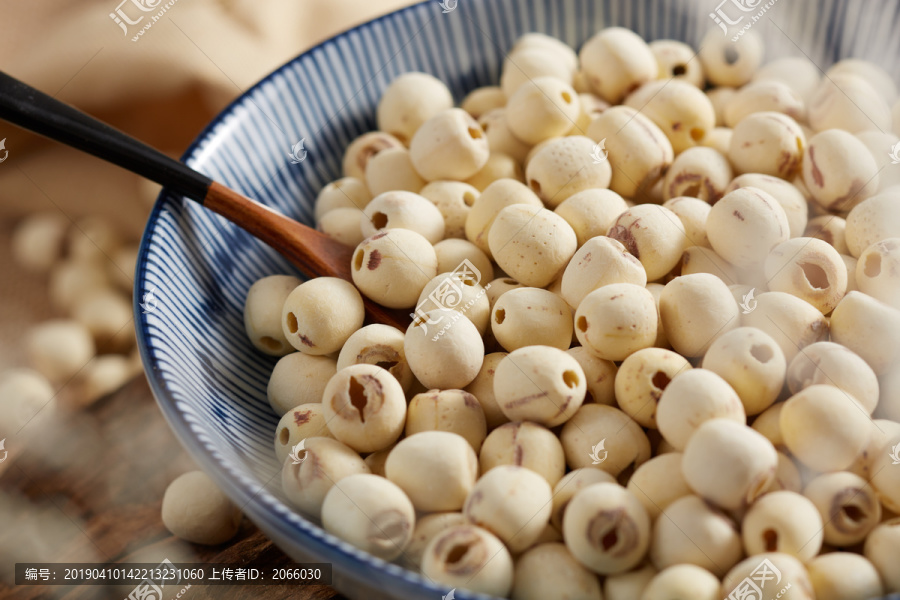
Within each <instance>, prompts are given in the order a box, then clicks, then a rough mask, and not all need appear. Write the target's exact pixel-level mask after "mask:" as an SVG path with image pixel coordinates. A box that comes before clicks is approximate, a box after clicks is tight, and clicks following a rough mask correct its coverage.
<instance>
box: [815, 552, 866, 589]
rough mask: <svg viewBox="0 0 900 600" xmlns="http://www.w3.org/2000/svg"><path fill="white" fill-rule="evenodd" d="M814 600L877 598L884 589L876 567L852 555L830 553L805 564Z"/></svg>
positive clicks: (863, 558)
mask: <svg viewBox="0 0 900 600" xmlns="http://www.w3.org/2000/svg"><path fill="white" fill-rule="evenodd" d="M806 568H807V570H808V571H809V579H810V581H811V582H812V586H813V590H814V592H815V595H816V598H817V600H844V599H847V598H879V597H881V596H882V595H883V594H884V586H883V585H882V583H881V579H880V577H879V575H878V571H877V570H876V569H875V566H874V565H873V564H872V563H871V562H869V560H868V559H866V558H865V557H863V556H860V555H859V554H854V553H853V552H830V553H828V554H823V555H821V556H817V557H815V558H814V559H812V560H811V561H809V562H808V563H807V564H806Z"/></svg>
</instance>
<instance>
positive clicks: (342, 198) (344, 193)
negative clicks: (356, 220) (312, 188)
mask: <svg viewBox="0 0 900 600" xmlns="http://www.w3.org/2000/svg"><path fill="white" fill-rule="evenodd" d="M371 199H372V194H371V193H370V192H369V188H367V187H366V182H365V181H363V180H362V179H357V178H356V177H342V178H340V179H338V180H335V181H332V182H331V183H329V184H328V185H326V186H325V187H323V188H322V189H321V190H320V191H319V195H318V196H316V210H315V217H316V222H319V221H321V220H322V217H324V216H325V215H327V214H328V213H329V212H331V211H332V210H337V209H338V208H352V209H357V210H362V209H364V208H365V207H366V205H367V204H368V203H369V201H370V200H371Z"/></svg>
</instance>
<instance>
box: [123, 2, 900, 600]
mask: <svg viewBox="0 0 900 600" xmlns="http://www.w3.org/2000/svg"><path fill="white" fill-rule="evenodd" d="M739 4H742V6H738V5H739ZM749 4H751V2H747V1H746V0H744V1H743V3H742V2H741V1H740V0H731V1H728V0H726V1H725V2H721V1H719V0H708V1H707V0H696V1H688V0H669V1H663V0H603V1H601V0H458V1H455V2H450V1H449V0H448V2H446V3H445V4H444V8H442V6H441V4H440V3H439V2H438V0H429V1H427V2H423V3H421V4H417V5H414V6H411V7H409V8H406V9H403V10H400V11H398V12H395V13H391V14H389V15H386V16H384V17H381V18H379V19H376V20H374V21H371V22H369V23H366V24H364V25H361V26H359V27H357V28H355V29H352V30H350V31H347V32H345V33H342V34H340V35H338V36H336V37H334V38H332V39H330V40H328V41H326V42H324V43H322V44H320V45H319V46H317V47H315V48H313V49H311V50H309V51H308V52H306V53H304V54H302V55H300V56H298V57H297V58H296V59H294V60H292V61H291V62H289V63H288V64H286V65H284V66H283V67H281V68H279V69H278V70H277V71H275V72H274V73H272V74H271V75H269V76H267V77H266V78H265V79H263V80H262V81H261V82H260V83H258V84H257V85H256V86H254V87H253V88H252V89H250V90H249V91H247V92H246V93H245V94H244V95H243V96H241V97H240V98H239V99H238V100H236V101H235V102H234V103H233V104H232V105H231V106H229V107H228V108H227V109H225V111H223V112H222V114H221V115H219V116H218V117H217V118H216V119H215V120H214V121H213V122H212V123H211V124H210V125H209V126H208V127H207V128H206V130H204V131H203V133H202V134H201V135H200V136H199V138H198V139H197V141H196V142H195V143H194V144H193V145H192V146H191V147H190V148H189V149H188V151H187V152H186V153H185V155H184V157H183V158H184V160H185V161H186V162H187V164H189V165H190V166H191V167H193V168H195V169H197V170H199V171H201V172H203V173H206V174H207V175H209V176H211V177H212V178H214V179H216V180H218V181H221V182H222V183H224V184H226V185H228V186H230V187H232V188H234V189H236V190H238V191H240V192H242V193H244V194H246V195H248V196H250V197H252V198H255V199H258V200H259V201H261V202H262V203H264V204H266V205H268V206H271V207H273V208H275V209H277V210H279V211H281V212H283V213H285V214H287V215H289V216H291V217H293V218H295V219H297V220H299V221H301V222H304V223H307V224H312V223H313V202H314V200H315V197H316V194H317V192H318V191H319V190H320V189H321V188H322V187H323V186H325V185H326V184H327V183H328V182H329V181H331V180H334V179H336V178H338V177H340V176H341V157H342V154H343V151H344V148H345V147H346V146H347V144H348V143H349V142H350V141H351V140H352V139H353V138H355V137H356V136H358V135H360V134H362V133H365V132H366V131H370V130H373V129H375V107H376V103H377V101H378V98H379V97H380V95H381V94H382V92H383V91H384V90H385V88H386V87H387V85H388V83H389V82H390V81H391V80H392V79H393V78H394V77H396V76H397V75H399V74H401V73H404V72H407V71H424V72H426V73H431V74H433V75H434V76H436V77H438V78H439V79H441V80H442V81H444V82H445V83H446V84H447V85H448V86H449V88H450V90H451V91H452V93H453V95H454V98H455V100H456V101H457V102H459V101H460V100H462V98H463V97H464V96H465V94H466V93H467V92H469V91H471V90H472V89H474V88H476V87H478V86H484V85H496V84H497V83H498V81H499V76H500V69H501V66H502V63H503V58H504V53H505V52H506V51H507V50H509V48H510V47H511V46H512V44H513V43H514V41H515V40H516V38H517V37H518V36H520V35H522V34H524V33H527V32H531V31H537V32H543V33H547V34H549V35H552V36H554V37H557V38H560V39H562V40H563V41H565V42H566V43H568V44H569V45H571V46H573V47H575V48H576V49H577V48H579V47H580V46H581V44H582V43H584V41H585V40H587V39H588V38H589V37H590V36H591V35H593V34H594V33H595V32H596V31H598V30H599V29H601V28H603V27H607V26H623V27H627V28H629V29H632V30H634V31H636V32H637V33H638V34H640V35H641V36H642V37H643V38H644V39H645V40H648V41H652V40H656V39H676V40H681V41H685V42H687V43H688V44H690V45H692V46H693V47H694V48H697V47H698V45H699V43H700V40H701V39H702V38H703V36H704V35H705V34H706V33H707V32H708V31H709V30H710V29H716V28H720V27H722V28H724V27H726V26H727V23H726V22H725V21H724V20H723V19H722V16H723V15H725V16H727V17H728V19H729V20H730V21H736V20H737V19H738V17H743V20H742V21H741V22H740V23H739V24H737V25H733V26H727V27H728V35H729V37H731V36H734V35H736V34H737V32H738V31H739V30H740V28H741V27H742V26H745V25H746V24H748V23H750V22H751V17H752V16H753V15H756V14H757V13H759V12H760V11H762V10H763V9H765V14H763V16H762V17H761V18H760V19H759V20H758V21H757V22H755V23H753V24H752V28H753V31H755V32H756V33H757V34H759V35H761V36H762V37H763V39H764V40H765V52H766V59H765V60H771V59H773V58H778V57H783V56H803V55H807V56H808V57H809V58H811V59H812V60H813V61H814V62H815V63H816V64H817V65H818V66H819V67H820V68H822V69H823V70H825V69H827V68H828V66H830V65H831V64H832V63H834V62H835V61H837V60H839V59H841V58H845V57H855V58H863V59H868V60H871V61H873V62H876V63H878V64H880V65H881V66H882V67H884V68H885V69H887V70H888V72H889V73H890V74H891V75H892V76H893V78H894V80H895V81H897V80H900V61H897V60H896V57H897V56H900V35H898V34H897V32H898V31H900V5H898V4H896V3H887V2H875V1H874V0H871V1H861V0H856V1H850V0H780V1H779V0H775V1H774V3H773V2H768V3H766V4H763V3H761V2H758V3H756V4H757V6H756V8H755V10H750V9H747V6H748V5H749ZM768 5H771V6H768ZM451 6H452V7H453V9H452V10H450V11H449V12H444V10H446V9H449V8H451ZM767 6H768V8H766V7H767ZM716 20H719V21H722V23H723V24H724V25H719V24H717V23H716ZM722 35H723V36H724V35H726V33H725V32H724V31H723V32H722ZM298 140H304V145H303V146H302V149H299V150H298V149H297V143H298ZM304 151H305V152H306V155H305V158H304V159H303V160H302V161H299V162H297V159H298V158H300V156H303V153H304ZM275 274H296V271H295V269H293V268H292V267H291V266H290V265H289V264H288V262H287V261H285V260H284V259H283V258H281V257H280V256H279V255H278V254H277V253H276V252H275V251H274V250H272V249H270V248H268V247H267V246H265V245H264V244H263V243H261V242H259V241H257V240H256V239H255V238H253V237H252V236H250V235H249V234H247V233H245V232H244V231H242V230H241V229H240V228H238V227H237V226H235V225H232V224H231V223H228V222H227V221H225V220H224V219H222V218H220V217H218V216H216V215H214V214H212V213H210V212H208V211H206V210H204V209H203V208H201V207H199V206H197V205H195V204H193V203H190V202H186V201H185V200H184V199H183V198H181V197H178V196H176V195H174V194H172V193H171V192H169V191H168V190H163V192H162V193H161V194H160V197H159V199H158V201H157V203H156V206H155V208H154V210H153V212H152V214H151V216H150V220H149V223H148V225H147V229H146V231H145V233H144V238H143V242H142V245H141V251H140V256H139V260H138V266H137V273H136V281H135V295H134V296H135V320H136V323H137V332H138V339H139V345H140V350H141V355H142V358H143V360H144V365H145V368H146V372H147V376H148V379H149V381H150V385H151V387H152V389H153V392H154V394H155V396H156V399H157V401H158V403H159V405H160V408H161V409H162V412H163V414H164V415H165V417H166V419H167V420H168V421H169V423H170V424H171V426H172V428H173V430H174V431H175V433H176V435H177V436H178V438H179V439H180V440H181V442H182V444H184V446H185V447H186V448H187V449H188V451H189V452H190V453H191V455H192V456H193V458H194V459H195V460H196V461H197V462H198V463H199V464H200V465H201V466H202V467H203V469H204V470H205V471H206V472H207V473H209V474H210V475H211V476H212V477H213V479H214V480H215V481H216V482H217V484H218V485H219V486H220V487H221V488H222V489H223V490H224V491H225V492H226V493H227V494H228V495H229V496H230V497H231V498H232V499H233V500H234V501H235V502H236V503H237V504H238V505H239V506H240V507H241V508H242V509H243V511H244V513H245V514H246V515H247V516H248V517H249V518H250V519H251V520H252V521H253V522H255V523H256V524H257V525H258V526H259V527H260V529H262V530H263V531H264V532H265V533H266V534H267V535H268V536H269V537H271V539H272V540H273V541H274V542H275V543H276V544H277V545H278V546H280V547H281V548H282V549H284V551H285V552H287V553H288V554H289V555H290V556H291V557H293V558H294V559H295V560H297V561H306V562H327V563H332V564H333V570H334V586H335V587H336V588H337V589H338V590H340V591H341V592H342V593H344V594H346V595H347V596H349V597H351V598H368V599H387V598H396V599H400V598H403V599H414V600H418V599H430V600H438V599H439V598H441V596H442V595H443V594H446V593H447V592H448V591H449V590H448V589H447V588H446V587H440V586H436V585H434V584H433V583H431V582H429V581H427V580H426V579H425V578H424V577H422V576H420V575H418V574H416V573H413V572H411V571H408V570H406V569H404V568H403V567H400V566H398V565H396V564H390V563H386V562H384V561H381V560H379V559H376V558H373V557H371V556H369V555H367V554H365V553H363V552H361V551H358V550H356V549H355V548H353V547H351V546H349V545H348V544H346V543H344V542H342V541H340V540H338V539H337V538H336V537H334V536H332V535H330V534H328V533H326V532H325V531H323V530H322V529H321V528H320V527H319V525H318V524H316V523H314V522H312V521H309V520H307V519H306V518H304V517H302V516H301V515H300V514H298V513H297V512H296V511H295V510H294V509H292V508H291V507H290V506H289V505H288V503H287V502H286V500H285V496H284V494H283V493H282V491H281V475H280V474H281V469H280V465H279V463H278V462H277V461H276V458H275V454H274V451H273V447H272V440H273V438H274V432H275V428H276V424H277V423H278V420H279V419H278V416H277V415H276V414H275V413H274V412H273V411H272V410H271V408H270V407H269V404H268V402H267V400H266V385H267V382H268V378H269V374H270V373H271V371H272V369H273V367H274V365H275V362H276V359H274V358H272V357H269V356H266V355H264V354H263V353H261V352H259V351H257V350H256V349H254V347H253V346H252V345H251V343H250V342H249V341H248V340H247V338H246V335H245V332H244V325H243V317H242V310H243V303H244V298H245V296H246V294H247V290H248V289H249V287H250V285H251V284H252V283H253V282H254V281H256V280H257V279H259V278H261V277H264V276H267V275H275ZM150 292H152V293H153V296H154V297H155V299H156V303H155V304H152V303H151V304H149V305H147V307H148V309H149V310H147V311H145V310H144V309H143V308H142V307H141V306H140V303H141V301H142V298H144V297H145V294H149V293H150ZM456 597H457V598H459V599H460V600H465V599H466V598H475V597H478V596H476V595H473V594H470V593H466V592H465V591H462V590H459V591H457V592H456Z"/></svg>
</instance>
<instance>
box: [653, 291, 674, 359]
mask: <svg viewBox="0 0 900 600" xmlns="http://www.w3.org/2000/svg"><path fill="white" fill-rule="evenodd" d="M664 289H666V286H664V285H663V284H661V283H648V284H647V291H648V292H650V295H651V296H653V302H655V303H656V319H657V324H656V340H655V341H654V342H653V346H654V347H656V348H665V349H668V348H671V347H672V344H670V343H669V338H668V337H667V336H666V329H665V327H663V322H662V317H660V316H659V299H660V297H661V296H662V292H663V290H664Z"/></svg>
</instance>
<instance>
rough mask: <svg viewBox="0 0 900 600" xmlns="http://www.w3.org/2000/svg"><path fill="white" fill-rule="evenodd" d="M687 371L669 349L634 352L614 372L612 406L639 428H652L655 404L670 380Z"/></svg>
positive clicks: (685, 365) (683, 360) (686, 365)
mask: <svg viewBox="0 0 900 600" xmlns="http://www.w3.org/2000/svg"><path fill="white" fill-rule="evenodd" d="M690 368H691V365H690V363H689V362H688V361H687V359H685V358H683V357H682V356H680V355H679V354H677V353H675V352H672V351H670V350H664V349H662V348H644V349H643V350H638V351H637V352H635V353H634V354H632V355H631V356H629V357H628V358H626V359H625V361H624V362H622V365H621V366H620V367H619V370H618V372H617V373H616V381H615V390H616V403H617V404H618V405H619V408H621V409H622V410H623V411H624V412H625V413H627V414H628V416H630V417H631V418H632V419H634V420H635V421H637V422H638V423H639V424H640V425H641V426H642V427H649V428H651V429H656V427H657V423H656V412H657V402H659V400H660V398H661V396H662V395H663V393H664V392H665V390H666V387H667V386H668V385H669V383H670V382H671V381H672V379H673V378H675V376H676V375H678V374H680V373H682V372H685V371H687V370H689V369H690Z"/></svg>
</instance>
